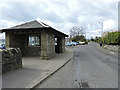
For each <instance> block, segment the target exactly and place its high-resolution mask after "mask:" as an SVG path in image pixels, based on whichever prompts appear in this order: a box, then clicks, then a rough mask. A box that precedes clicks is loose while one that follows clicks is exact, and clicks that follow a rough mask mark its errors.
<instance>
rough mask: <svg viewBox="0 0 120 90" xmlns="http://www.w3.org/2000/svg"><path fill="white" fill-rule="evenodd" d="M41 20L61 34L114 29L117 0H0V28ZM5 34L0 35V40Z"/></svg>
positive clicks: (88, 34) (116, 24)
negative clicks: (78, 29)
mask: <svg viewBox="0 0 120 90" xmlns="http://www.w3.org/2000/svg"><path fill="white" fill-rule="evenodd" d="M32 20H41V21H43V22H44V23H46V24H48V25H50V26H52V27H54V28H56V29H58V30H59V31H61V32H64V33H65V34H68V35H69V34H70V32H69V31H70V29H71V28H72V27H74V26H77V27H82V28H83V30H84V32H85V33H86V37H87V38H91V37H95V36H100V34H101V23H99V22H102V23H103V31H104V32H105V31H110V30H117V29H118V0H1V3H0V29H3V28H9V27H12V26H15V25H19V24H22V23H24V22H28V21H32ZM1 38H5V34H0V39H1Z"/></svg>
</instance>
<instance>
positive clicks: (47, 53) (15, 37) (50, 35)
mask: <svg viewBox="0 0 120 90" xmlns="http://www.w3.org/2000/svg"><path fill="white" fill-rule="evenodd" d="M37 34H41V46H39V47H33V46H28V42H29V35H36V34H35V33H31V34H30V33H29V34H28V33H26V34H25V33H24V34H21V33H19V34H16V33H15V34H10V33H6V47H7V48H9V47H13V48H20V50H21V52H22V55H23V56H27V57H33V56H40V58H41V59H50V58H52V57H54V56H55V55H56V53H55V36H57V37H58V47H57V49H58V50H59V52H58V53H62V52H64V51H65V36H64V35H62V34H58V33H56V32H49V30H42V31H41V32H37Z"/></svg>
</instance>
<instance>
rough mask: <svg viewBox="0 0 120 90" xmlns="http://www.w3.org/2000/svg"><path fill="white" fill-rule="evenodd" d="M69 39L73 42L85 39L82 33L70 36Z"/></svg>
mask: <svg viewBox="0 0 120 90" xmlns="http://www.w3.org/2000/svg"><path fill="white" fill-rule="evenodd" d="M71 40H72V41H74V42H78V41H81V42H85V41H86V39H85V36H83V35H80V36H78V35H77V36H75V37H72V38H71Z"/></svg>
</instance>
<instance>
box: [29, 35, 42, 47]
mask: <svg viewBox="0 0 120 90" xmlns="http://www.w3.org/2000/svg"><path fill="white" fill-rule="evenodd" d="M40 42H41V37H40V35H33V36H29V46H40V45H41V43H40Z"/></svg>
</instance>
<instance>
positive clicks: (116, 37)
mask: <svg viewBox="0 0 120 90" xmlns="http://www.w3.org/2000/svg"><path fill="white" fill-rule="evenodd" d="M99 41H100V42H101V38H100V39H99V40H98V42H99ZM102 43H103V44H108V45H120V32H109V33H108V34H107V35H106V36H104V37H102Z"/></svg>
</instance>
